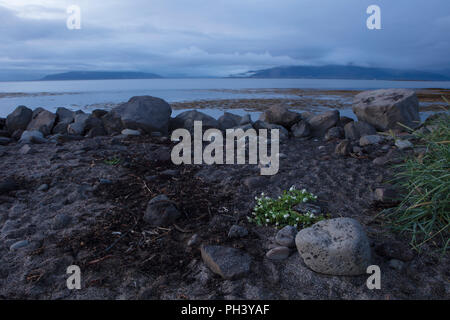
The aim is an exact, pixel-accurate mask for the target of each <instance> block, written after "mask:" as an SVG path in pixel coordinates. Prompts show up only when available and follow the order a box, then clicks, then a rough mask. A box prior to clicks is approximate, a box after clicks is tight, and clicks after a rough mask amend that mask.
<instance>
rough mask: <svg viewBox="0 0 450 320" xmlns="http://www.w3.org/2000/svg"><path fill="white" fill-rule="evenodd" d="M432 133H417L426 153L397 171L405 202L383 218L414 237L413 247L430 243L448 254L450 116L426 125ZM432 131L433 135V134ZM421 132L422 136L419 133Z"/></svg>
mask: <svg viewBox="0 0 450 320" xmlns="http://www.w3.org/2000/svg"><path fill="white" fill-rule="evenodd" d="M427 127H428V128H430V129H432V130H423V131H420V130H419V131H415V132H414V133H413V134H414V135H415V136H416V137H417V138H418V139H419V140H418V141H419V143H418V144H419V145H420V146H422V147H424V151H425V153H422V155H420V154H419V155H418V156H411V157H409V158H408V159H406V160H405V162H404V163H402V164H400V165H396V166H395V167H394V170H395V172H396V173H395V175H394V180H393V181H394V184H395V185H396V186H397V187H398V189H399V190H402V196H403V193H404V197H403V200H402V201H401V203H400V204H399V205H398V206H396V207H395V208H390V209H386V210H384V211H383V214H385V216H386V217H387V218H388V220H389V222H390V225H391V227H392V228H394V229H395V230H398V231H400V232H406V233H408V234H410V235H411V245H412V246H413V247H414V248H415V249H417V250H420V248H421V247H422V246H423V245H424V244H425V243H431V244H432V245H434V246H437V247H439V248H441V249H442V250H443V252H444V253H445V252H447V249H448V247H449V241H450V238H449V231H450V230H449V225H450V115H449V113H448V111H447V110H446V111H445V112H444V113H443V114H442V115H441V116H440V117H435V119H434V120H431V121H429V122H428V121H427ZM430 131H431V132H430ZM419 132H420V133H419Z"/></svg>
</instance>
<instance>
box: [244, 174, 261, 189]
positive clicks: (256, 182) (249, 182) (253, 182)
mask: <svg viewBox="0 0 450 320" xmlns="http://www.w3.org/2000/svg"><path fill="white" fill-rule="evenodd" d="M266 181H267V180H266V178H265V177H263V176H257V177H248V178H245V179H244V180H243V181H242V183H243V184H244V186H246V187H247V188H249V189H257V188H259V187H261V186H263V185H264V184H265V183H266Z"/></svg>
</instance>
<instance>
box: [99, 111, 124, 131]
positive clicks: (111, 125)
mask: <svg viewBox="0 0 450 320" xmlns="http://www.w3.org/2000/svg"><path fill="white" fill-rule="evenodd" d="M101 119H102V122H103V127H104V128H105V130H106V133H107V134H109V135H112V134H116V133H120V132H121V131H122V129H124V127H123V124H122V120H120V117H119V116H117V115H116V114H114V113H113V112H108V113H107V114H105V115H104V116H103V117H102V118H101Z"/></svg>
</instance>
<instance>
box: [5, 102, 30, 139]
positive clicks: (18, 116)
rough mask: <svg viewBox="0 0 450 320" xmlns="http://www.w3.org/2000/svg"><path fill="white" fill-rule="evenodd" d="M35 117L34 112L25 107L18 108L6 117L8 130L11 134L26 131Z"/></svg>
mask: <svg viewBox="0 0 450 320" xmlns="http://www.w3.org/2000/svg"><path fill="white" fill-rule="evenodd" d="M32 116H33V111H31V109H29V108H27V107H25V106H19V107H17V108H16V109H15V110H14V111H13V112H12V113H10V114H9V115H8V116H7V117H6V128H7V129H8V131H9V132H10V133H13V132H14V131H16V130H26V128H27V126H28V124H29V123H30V121H31V118H32Z"/></svg>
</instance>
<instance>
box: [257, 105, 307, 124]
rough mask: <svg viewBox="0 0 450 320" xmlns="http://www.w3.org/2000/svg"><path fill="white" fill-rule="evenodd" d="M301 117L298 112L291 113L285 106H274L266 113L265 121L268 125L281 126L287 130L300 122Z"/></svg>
mask: <svg viewBox="0 0 450 320" xmlns="http://www.w3.org/2000/svg"><path fill="white" fill-rule="evenodd" d="M300 119H301V116H300V114H299V113H297V112H293V111H289V110H288V109H287V108H286V107H285V106H282V105H273V106H271V107H270V108H269V109H268V110H266V111H265V112H264V116H263V120H264V121H265V122H268V123H274V124H279V125H280V126H283V127H285V128H290V127H291V126H292V125H294V124H295V123H296V122H298V121H300Z"/></svg>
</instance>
